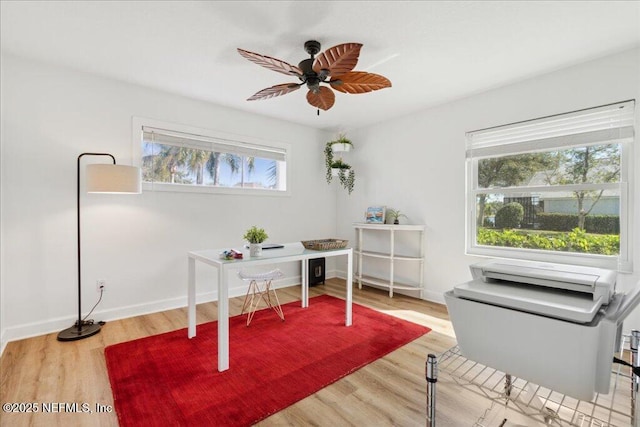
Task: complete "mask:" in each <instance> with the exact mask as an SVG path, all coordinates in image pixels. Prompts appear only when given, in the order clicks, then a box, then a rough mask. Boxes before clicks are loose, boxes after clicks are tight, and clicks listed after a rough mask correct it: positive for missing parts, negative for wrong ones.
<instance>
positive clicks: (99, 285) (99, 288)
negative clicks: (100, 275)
mask: <svg viewBox="0 0 640 427" xmlns="http://www.w3.org/2000/svg"><path fill="white" fill-rule="evenodd" d="M106 287H107V281H106V280H104V279H100V280H96V292H98V293H100V292H103V291H105V290H106Z"/></svg>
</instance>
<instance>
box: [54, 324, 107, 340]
mask: <svg viewBox="0 0 640 427" xmlns="http://www.w3.org/2000/svg"><path fill="white" fill-rule="evenodd" d="M100 327H101V326H100V324H99V323H94V324H91V325H82V326H81V327H80V329H78V326H76V325H73V326H72V327H70V328H67V329H65V330H64V331H60V333H58V341H76V340H81V339H83V338H89V337H90V336H93V335H95V334H97V333H98V332H100Z"/></svg>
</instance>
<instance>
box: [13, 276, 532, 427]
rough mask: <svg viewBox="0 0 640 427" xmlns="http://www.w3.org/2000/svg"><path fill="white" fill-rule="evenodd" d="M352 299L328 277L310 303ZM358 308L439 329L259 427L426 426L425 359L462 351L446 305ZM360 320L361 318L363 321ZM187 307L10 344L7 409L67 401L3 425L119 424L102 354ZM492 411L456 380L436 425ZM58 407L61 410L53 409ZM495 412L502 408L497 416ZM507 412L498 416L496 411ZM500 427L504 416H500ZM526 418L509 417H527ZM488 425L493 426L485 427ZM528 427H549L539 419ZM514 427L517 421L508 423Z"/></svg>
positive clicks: (378, 300) (183, 320)
mask: <svg viewBox="0 0 640 427" xmlns="http://www.w3.org/2000/svg"><path fill="white" fill-rule="evenodd" d="M324 293H326V294H330V295H333V296H337V297H342V298H344V293H345V289H344V281H343V280H340V279H330V280H327V282H326V284H325V285H319V286H315V287H312V288H311V289H310V296H311V297H313V296H316V295H320V294H324ZM353 294H354V302H356V303H359V304H361V305H365V306H368V307H371V308H374V309H377V310H380V311H383V312H386V313H388V314H390V315H393V316H397V317H401V318H404V319H406V320H409V321H413V322H415V323H419V324H422V325H425V326H428V327H429V328H431V329H432V332H430V333H428V334H426V335H424V336H422V337H421V338H419V339H417V340H415V341H413V342H411V343H409V344H407V345H405V346H403V347H401V348H400V349H398V350H396V351H394V352H392V353H390V354H389V355H387V356H385V357H383V358H381V359H378V360H376V361H375V362H373V363H371V364H369V365H367V366H365V367H363V368H361V369H359V370H358V371H356V372H354V373H353V374H351V375H349V376H347V377H345V378H343V379H341V380H339V381H337V382H335V383H334V384H331V385H329V386H328V387H325V388H324V389H322V390H320V391H319V392H317V393H315V394H313V395H311V396H309V397H307V398H305V399H303V400H301V401H299V402H297V403H296V404H294V405H292V406H290V407H288V408H286V409H284V410H283V411H280V412H278V413H276V414H274V415H272V416H270V417H269V418H267V419H265V420H263V421H262V422H260V423H259V424H258V425H259V426H263V427H265V426H301V425H305V426H348V425H351V426H365V425H366V426H424V425H425V422H426V381H425V361H426V357H427V355H428V354H429V353H434V354H441V353H443V352H444V351H446V350H447V349H449V348H451V347H452V346H453V345H455V338H454V337H453V329H452V327H451V323H450V322H449V319H448V314H447V311H446V307H445V306H442V305H439V304H434V303H430V302H427V301H423V300H419V299H415V298H410V297H406V296H403V295H395V296H394V297H393V298H389V297H388V294H387V292H385V291H382V290H377V289H373V288H367V287H363V289H362V290H359V289H357V287H356V288H354V293H353ZM278 295H279V298H280V301H281V303H286V302H291V301H296V300H299V299H300V287H299V286H295V287H289V288H284V289H280V290H278ZM242 301H243V298H233V299H232V300H230V304H229V312H230V315H232V316H233V315H236V314H239V313H240V310H241V306H242ZM216 315H217V312H216V304H215V303H206V304H201V305H199V306H198V308H197V322H198V323H204V322H209V321H213V320H215V319H216ZM355 321H357V319H355ZM186 324H187V311H186V308H182V309H176V310H170V311H165V312H160V313H154V314H149V315H145V316H137V317H133V318H129V319H123V320H118V321H112V322H108V323H107V324H106V325H104V327H103V328H102V331H101V332H100V333H99V334H98V335H95V336H93V337H91V338H88V339H85V340H81V341H76V342H64V343H63V342H59V341H57V340H56V334H55V333H53V334H49V335H44V336H39V337H35V338H29V339H25V340H21V341H15V342H11V343H9V344H8V345H7V348H6V349H5V352H4V354H3V356H2V358H1V359H0V402H2V403H3V404H5V403H12V402H15V403H20V402H22V403H38V404H39V405H41V404H42V403H43V402H45V403H56V402H57V403H59V404H60V405H58V406H57V410H58V411H59V412H57V413H43V412H42V406H40V411H39V412H38V413H21V414H17V413H6V412H0V425H1V426H11V427H14V426H47V427H48V426H117V425H118V420H117V416H116V413H115V410H112V411H111V412H102V413H97V411H96V405H98V404H99V405H102V407H107V408H108V407H109V406H111V407H113V397H112V395H111V387H110V384H109V379H108V376H107V368H106V364H105V359H104V348H105V347H106V346H109V345H112V344H116V343H119V342H124V341H129V340H133V339H137V338H141V337H145V336H149V335H154V334H158V333H162V332H168V331H172V330H176V329H182V328H185V327H186ZM73 402H77V403H78V404H79V405H81V404H82V403H86V404H88V408H89V409H91V411H92V413H67V412H64V409H65V407H64V404H65V403H67V404H70V403H73ZM488 407H489V403H488V400H486V399H484V398H480V397H478V396H477V394H474V393H471V392H466V391H465V390H464V389H463V388H462V387H460V386H458V385H457V384H455V383H453V382H452V381H446V380H445V379H444V378H443V381H439V382H438V385H437V411H438V412H437V421H438V426H439V427H440V426H465V425H466V426H472V425H474V423H475V422H476V421H477V420H478V418H479V417H480V416H481V415H482V414H483V413H484V411H485V410H486V409H487V408H488ZM52 408H53V409H56V406H55V405H53V406H52ZM494 412H495V411H494ZM498 412H499V411H498ZM499 415H500V416H499V417H498V418H499V419H498V420H497V421H496V423H494V424H484V425H499V424H500V421H502V419H503V418H504V417H503V416H502V414H499ZM519 419H520V418H517V417H516V418H511V417H510V418H509V420H510V422H511V421H512V420H519ZM487 421H488V420H487ZM520 422H522V423H523V424H521V425H528V426H532V425H543V424H537V423H534V422H532V421H531V420H528V419H527V420H522V421H520ZM506 425H514V424H511V423H510V424H506Z"/></svg>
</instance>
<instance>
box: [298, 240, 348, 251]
mask: <svg viewBox="0 0 640 427" xmlns="http://www.w3.org/2000/svg"><path fill="white" fill-rule="evenodd" d="M347 244H349V241H348V240H342V239H320V240H302V246H304V247H305V249H313V250H314V251H326V250H329V249H342V248H346V247H347Z"/></svg>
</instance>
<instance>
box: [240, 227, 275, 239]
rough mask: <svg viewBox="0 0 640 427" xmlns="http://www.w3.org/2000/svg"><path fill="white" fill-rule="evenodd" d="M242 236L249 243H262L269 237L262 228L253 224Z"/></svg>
mask: <svg viewBox="0 0 640 427" xmlns="http://www.w3.org/2000/svg"><path fill="white" fill-rule="evenodd" d="M242 238H243V239H244V240H246V241H248V242H249V243H262V242H264V241H265V240H267V239H268V238H269V236H268V235H267V233H266V232H265V231H264V228H258V227H256V226H255V225H254V226H253V227H251V228H250V229H248V230H247V231H246V232H245V233H244V236H242Z"/></svg>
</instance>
